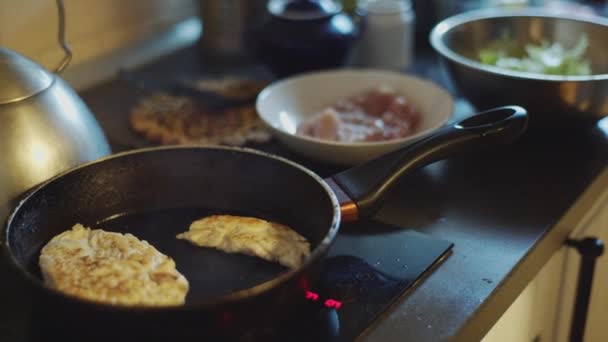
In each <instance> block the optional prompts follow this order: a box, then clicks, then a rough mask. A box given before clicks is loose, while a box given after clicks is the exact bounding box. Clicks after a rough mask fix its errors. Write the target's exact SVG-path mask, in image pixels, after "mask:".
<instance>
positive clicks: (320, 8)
mask: <svg viewBox="0 0 608 342" xmlns="http://www.w3.org/2000/svg"><path fill="white" fill-rule="evenodd" d="M341 11H342V5H341V4H340V3H339V2H337V1H334V0H270V1H269V2H268V12H270V13H271V14H272V15H275V16H277V17H280V18H284V19H294V20H306V19H320V18H325V17H329V16H332V15H334V14H336V13H340V12H341Z"/></svg>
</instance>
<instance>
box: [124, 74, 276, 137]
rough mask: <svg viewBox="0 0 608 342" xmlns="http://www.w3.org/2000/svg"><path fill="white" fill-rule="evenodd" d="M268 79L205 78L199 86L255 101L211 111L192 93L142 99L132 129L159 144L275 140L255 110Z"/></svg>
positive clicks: (133, 115) (134, 111) (133, 111)
mask: <svg viewBox="0 0 608 342" xmlns="http://www.w3.org/2000/svg"><path fill="white" fill-rule="evenodd" d="M265 85H266V83H265V82H256V81H250V80H240V79H236V78H226V79H219V80H201V81H199V82H197V84H196V87H197V88H200V89H201V90H207V91H212V92H215V93H217V94H218V95H220V96H223V97H224V98H226V99H249V98H251V99H252V103H251V104H244V105H239V106H235V107H229V108H225V109H222V110H210V109H207V108H205V106H204V104H203V103H200V102H198V101H197V100H196V99H195V98H193V97H190V96H185V95H184V96H176V95H171V94H168V93H164V92H159V93H155V94H151V95H148V96H145V97H143V98H141V99H140V100H139V101H138V103H137V104H136V105H135V106H134V108H132V109H131V112H130V114H129V123H130V125H131V129H133V130H134V131H135V132H137V133H139V134H141V135H143V137H144V138H145V139H146V140H148V141H150V142H152V143H155V144H161V145H170V144H178V145H182V144H199V145H231V146H242V145H244V144H246V143H248V142H256V143H264V142H268V141H269V140H270V139H271V135H270V133H269V132H268V131H267V130H266V128H265V126H264V125H263V123H262V121H261V120H260V119H259V118H258V116H257V113H256V111H255V105H254V103H253V99H255V95H257V93H258V92H259V91H261V90H262V89H263V87H264V86H265Z"/></svg>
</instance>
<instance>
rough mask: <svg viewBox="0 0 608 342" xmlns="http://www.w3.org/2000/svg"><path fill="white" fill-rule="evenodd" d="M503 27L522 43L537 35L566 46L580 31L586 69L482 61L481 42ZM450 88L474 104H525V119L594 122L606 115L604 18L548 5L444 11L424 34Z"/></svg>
mask: <svg viewBox="0 0 608 342" xmlns="http://www.w3.org/2000/svg"><path fill="white" fill-rule="evenodd" d="M505 32H507V33H508V34H509V37H510V38H512V39H514V40H515V41H516V42H517V43H518V44H522V46H524V45H525V44H527V43H536V44H538V43H539V42H541V41H542V40H547V41H549V42H560V43H561V44H562V45H563V46H564V47H572V46H574V45H575V44H576V42H577V41H578V40H579V39H580V37H581V36H582V34H583V33H585V34H586V35H587V38H588V40H589V47H588V48H587V51H586V55H585V56H586V57H587V58H588V59H589V60H590V61H591V69H592V75H589V76H560V75H544V74H532V73H525V72H518V71H510V70H507V69H503V68H499V67H495V66H490V65H485V64H482V63H481V62H480V61H479V59H478V53H479V51H480V49H481V48H483V47H486V46H487V44H489V43H490V42H491V41H493V40H495V39H498V38H499V37H501V36H502V35H504V34H505ZM430 41H431V45H432V46H433V48H434V49H435V50H436V51H437V52H438V53H439V55H440V56H441V60H442V62H443V65H444V67H445V69H446V70H447V73H448V75H449V76H450V78H451V79H452V81H453V83H454V85H455V86H456V88H457V89H458V90H459V91H460V92H461V93H462V95H463V96H464V97H466V98H467V99H468V100H469V101H470V102H471V103H472V104H473V105H474V106H475V107H477V109H478V110H483V109H486V108H491V107H496V106H500V105H507V104H517V105H521V106H523V107H525V108H526V109H527V110H528V112H529V114H530V121H531V124H532V125H534V124H542V125H546V124H564V123H566V124H573V123H587V122H595V121H597V120H598V119H599V118H601V117H604V116H606V115H608V55H607V54H608V20H607V19H604V18H593V19H592V18H573V17H566V16H564V15H561V14H560V15H558V14H553V13H551V12H549V11H548V10H543V9H536V8H527V9H519V10H513V9H511V10H508V9H484V10H477V11H471V12H466V13H462V14H458V15H455V16H452V17H449V18H447V19H445V20H443V21H441V22H440V23H438V24H437V25H436V26H435V27H434V28H433V30H432V31H431V34H430Z"/></svg>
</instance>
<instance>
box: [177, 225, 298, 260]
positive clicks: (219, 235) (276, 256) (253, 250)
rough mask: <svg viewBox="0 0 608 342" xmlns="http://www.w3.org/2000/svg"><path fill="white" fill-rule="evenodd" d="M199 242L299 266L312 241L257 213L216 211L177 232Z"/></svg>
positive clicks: (230, 251)
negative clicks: (187, 229) (245, 215)
mask: <svg viewBox="0 0 608 342" xmlns="http://www.w3.org/2000/svg"><path fill="white" fill-rule="evenodd" d="M177 238H178V239H184V240H188V241H190V242H192V243H193V244H195V245H198V246H204V247H213V248H217V249H219V250H223V251H225V252H229V253H243V254H248V255H253V256H257V257H260V258H262V259H265V260H268V261H273V262H278V263H280V264H281V265H284V266H287V267H292V268H295V267H298V266H300V264H301V263H302V261H304V259H305V258H306V257H308V256H309V255H310V244H309V243H308V241H306V239H305V238H304V237H303V236H301V235H300V234H298V233H296V232H295V231H293V230H292V229H290V228H289V227H287V226H284V225H282V224H279V223H274V222H269V221H265V220H261V219H258V218H254V217H244V216H232V215H213V216H209V217H205V218H203V219H200V220H197V221H194V222H192V224H191V225H190V230H189V231H187V232H184V233H181V234H178V235H177Z"/></svg>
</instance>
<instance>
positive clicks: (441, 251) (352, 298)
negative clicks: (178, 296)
mask: <svg viewBox="0 0 608 342" xmlns="http://www.w3.org/2000/svg"><path fill="white" fill-rule="evenodd" d="M378 246H382V248H381V249H379V248H377V247H378ZM451 247H452V244H451V243H450V242H447V241H443V240H440V239H437V238H434V237H430V236H427V235H424V234H421V233H418V232H415V231H413V230H409V229H404V228H401V227H395V226H390V225H386V224H383V223H380V222H375V221H363V222H359V223H357V224H352V225H345V226H343V227H342V228H341V233H340V234H339V235H338V237H337V239H336V240H335V243H334V245H333V246H332V247H331V249H330V252H329V254H328V256H327V258H326V259H325V262H324V266H323V271H322V273H321V278H320V281H319V282H318V283H317V285H316V287H315V288H312V289H311V291H309V292H308V293H307V295H306V298H303V299H302V300H303V301H307V305H305V307H306V309H305V310H303V311H302V312H300V313H298V314H297V315H296V316H295V317H294V319H292V320H290V321H289V322H286V323H285V324H280V325H278V326H277V327H275V328H273V330H272V331H261V332H259V331H258V332H243V333H242V334H241V340H242V341H258V340H264V341H286V340H290V341H352V340H354V339H355V338H356V337H357V336H359V335H361V334H362V333H363V332H364V331H365V329H367V328H368V327H369V326H371V325H372V324H373V321H374V320H375V319H377V318H378V317H379V316H380V315H382V313H383V312H385V311H386V310H387V309H388V308H389V307H390V305H391V303H393V302H394V301H395V300H396V299H397V298H399V297H400V296H402V295H404V293H407V291H408V290H410V289H412V288H413V286H414V285H415V284H416V283H417V282H418V281H419V280H420V279H422V278H423V277H424V276H425V275H426V274H427V273H428V272H430V271H431V270H432V269H433V268H434V267H435V266H436V265H437V264H438V263H439V262H440V261H441V260H443V259H444V258H445V257H446V256H447V255H448V254H449V251H450V249H451ZM1 278H2V282H0V301H1V302H2V303H3V305H2V306H1V307H0V341H2V342H17V341H28V337H27V336H28V335H29V334H28V332H27V331H26V330H27V328H26V327H27V326H30V325H34V324H30V322H28V320H29V318H28V312H29V307H28V306H29V305H32V303H30V302H29V301H28V297H27V292H23V291H21V292H20V291H17V292H15V286H14V285H12V284H11V280H10V276H9V274H8V273H6V271H4V272H2V273H1ZM19 296H21V298H19ZM286 310H289V308H286Z"/></svg>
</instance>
